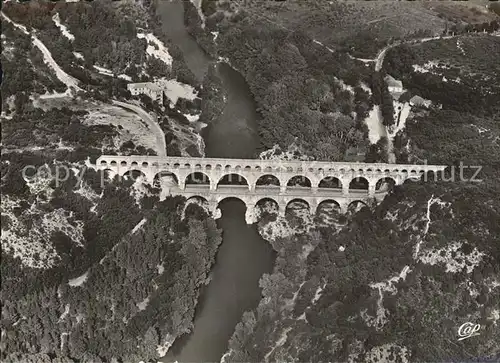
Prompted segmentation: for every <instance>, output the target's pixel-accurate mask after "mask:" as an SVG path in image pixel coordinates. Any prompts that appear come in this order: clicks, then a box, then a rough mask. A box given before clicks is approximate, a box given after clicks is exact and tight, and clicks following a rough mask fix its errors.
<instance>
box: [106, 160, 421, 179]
mask: <svg viewBox="0 0 500 363" xmlns="http://www.w3.org/2000/svg"><path fill="white" fill-rule="evenodd" d="M108 164H109V165H108ZM100 165H101V167H108V166H111V167H117V166H118V162H117V161H115V160H112V161H110V162H108V161H106V160H102V161H101V163H100ZM120 166H121V167H130V168H138V167H142V168H149V167H150V166H151V167H156V168H159V167H160V165H159V163H157V162H153V163H151V164H150V163H149V162H147V161H143V162H141V163H139V162H137V161H132V162H131V163H130V164H129V163H128V162H127V161H121V162H120ZM161 167H162V168H172V169H180V168H181V167H182V168H186V169H195V170H212V164H203V165H202V164H194V165H193V164H190V163H184V164H181V163H174V164H169V163H161ZM214 169H215V170H224V171H243V170H244V171H249V172H250V171H256V172H265V173H280V172H296V173H302V172H304V171H308V172H316V173H346V172H350V173H360V174H363V173H366V174H369V173H377V174H382V173H385V174H389V173H403V174H409V175H414V176H417V175H421V174H423V173H424V171H423V170H419V171H417V170H415V169H412V170H410V171H408V170H407V169H401V170H399V169H388V168H386V169H383V170H382V169H372V168H368V169H364V168H359V169H357V170H356V169H352V168H351V169H344V168H340V169H334V168H313V167H310V168H302V167H298V168H293V167H291V166H288V167H281V166H277V167H272V166H266V167H262V166H259V165H255V166H250V165H246V166H241V165H236V166H233V165H225V166H223V165H222V164H216V165H215V167H214Z"/></svg>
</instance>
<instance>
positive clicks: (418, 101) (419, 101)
mask: <svg viewBox="0 0 500 363" xmlns="http://www.w3.org/2000/svg"><path fill="white" fill-rule="evenodd" d="M431 103H432V102H431V101H429V100H426V99H424V98H422V97H420V96H413V97H412V98H410V105H411V106H421V107H429V106H430V105H431Z"/></svg>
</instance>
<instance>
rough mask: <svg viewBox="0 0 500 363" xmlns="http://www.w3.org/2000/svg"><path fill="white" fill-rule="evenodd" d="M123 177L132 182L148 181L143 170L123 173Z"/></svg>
mask: <svg viewBox="0 0 500 363" xmlns="http://www.w3.org/2000/svg"><path fill="white" fill-rule="evenodd" d="M123 177H124V178H125V179H126V180H131V181H132V182H136V181H137V180H138V179H139V178H143V179H146V174H144V172H143V171H142V170H138V169H130V170H127V171H126V172H125V173H123Z"/></svg>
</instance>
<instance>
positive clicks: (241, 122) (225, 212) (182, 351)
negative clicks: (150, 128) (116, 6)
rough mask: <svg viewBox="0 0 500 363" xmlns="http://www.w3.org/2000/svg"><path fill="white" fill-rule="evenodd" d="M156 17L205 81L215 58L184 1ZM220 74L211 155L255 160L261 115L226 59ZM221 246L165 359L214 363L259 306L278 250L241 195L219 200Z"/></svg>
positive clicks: (208, 143) (161, 8)
mask: <svg viewBox="0 0 500 363" xmlns="http://www.w3.org/2000/svg"><path fill="white" fill-rule="evenodd" d="M158 15H159V16H160V17H161V20H162V24H163V29H164V31H165V32H166V33H167V34H168V36H169V37H170V39H172V41H173V42H174V43H175V44H176V45H177V46H178V47H179V48H180V49H181V51H182V53H183V55H184V59H185V61H186V63H187V65H188V67H189V68H190V69H191V71H192V72H193V74H194V75H195V76H196V77H197V78H198V79H199V80H200V81H201V80H202V79H203V76H204V74H206V72H207V69H208V67H209V66H210V64H211V63H212V64H213V61H212V60H211V59H210V57H209V56H208V55H207V54H206V53H205V52H204V51H203V50H202V49H201V48H200V47H199V45H198V44H197V43H196V41H195V40H194V39H193V38H192V37H191V35H190V34H189V33H188V32H187V31H186V29H185V27H184V23H183V3H182V1H180V0H175V1H172V2H170V1H159V5H158ZM217 73H218V75H219V77H220V78H221V79H222V83H223V86H224V88H225V90H226V92H227V94H228V99H227V103H226V106H225V108H224V111H223V113H222V115H221V116H220V118H219V119H218V120H217V121H216V122H214V123H213V124H211V125H209V126H208V127H207V128H206V129H205V130H204V133H203V138H204V141H205V155H206V156H207V157H227V158H251V157H254V156H255V153H256V150H257V148H258V146H259V140H258V137H257V132H256V130H257V123H256V119H257V113H256V110H255V103H254V100H253V97H252V95H251V93H250V89H249V88H248V85H247V84H246V82H245V80H244V78H243V77H242V76H241V75H240V74H239V73H238V72H236V71H235V70H234V69H232V68H231V67H230V66H229V65H227V64H225V63H219V64H218V65H217ZM220 209H221V211H222V217H221V218H220V219H218V220H217V224H218V226H219V227H220V228H222V230H223V235H222V238H223V240H222V244H221V246H220V248H219V251H218V253H217V257H216V262H215V265H214V267H213V269H212V280H211V282H210V283H209V284H208V286H207V287H206V288H205V289H204V291H203V292H202V294H201V296H200V301H199V303H198V306H197V309H196V314H195V320H194V330H193V331H192V333H191V334H190V335H188V336H185V337H182V338H180V339H177V340H176V342H175V343H174V345H173V346H172V348H171V349H170V351H169V353H168V354H167V356H166V357H165V358H164V362H173V361H178V362H215V361H220V359H221V357H222V355H223V354H224V352H225V351H226V350H227V346H228V340H229V338H230V337H231V335H232V334H233V331H234V328H235V326H236V324H237V323H238V322H239V321H240V319H241V316H242V315H243V312H245V311H246V310H250V309H252V308H254V307H256V306H257V305H258V303H259V301H260V299H261V289H260V288H259V279H260V277H261V276H262V274H263V273H265V272H271V271H272V268H273V265H274V259H275V254H274V251H273V249H272V247H271V246H270V244H269V243H268V242H266V241H265V240H263V239H262V238H261V237H260V235H259V234H258V232H257V230H256V227H255V226H249V225H247V224H246V222H245V209H246V208H245V205H244V203H243V202H242V201H240V200H237V199H232V200H231V199H228V200H224V201H222V202H221V204H220Z"/></svg>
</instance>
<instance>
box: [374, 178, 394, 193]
mask: <svg viewBox="0 0 500 363" xmlns="http://www.w3.org/2000/svg"><path fill="white" fill-rule="evenodd" d="M395 185H396V180H394V178H391V177H390V176H387V177H384V178H380V179H379V180H377V183H376V184H375V190H379V191H382V190H383V191H385V190H387V191H389V190H392V189H393V188H394V186H395Z"/></svg>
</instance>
